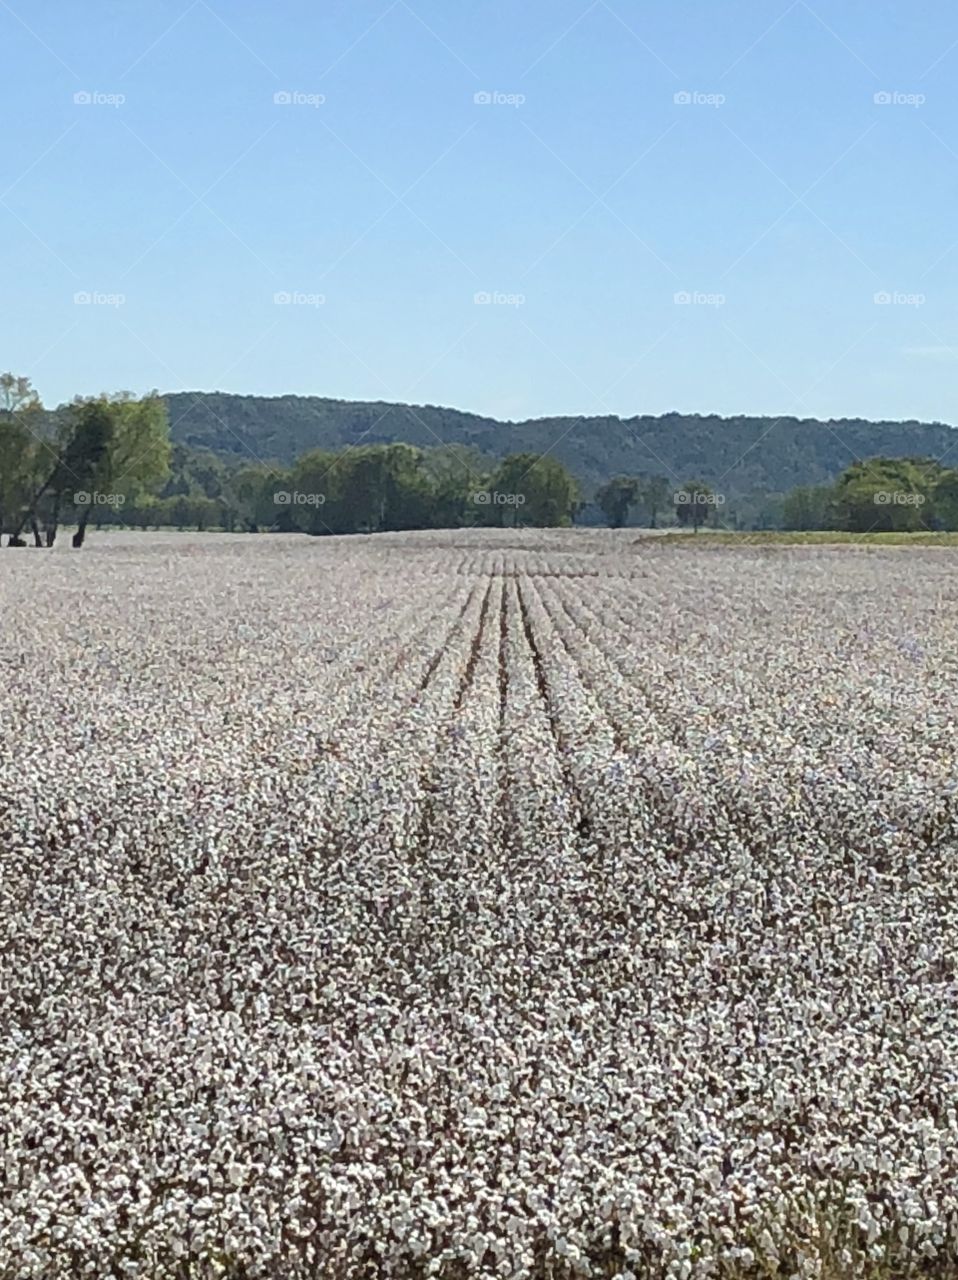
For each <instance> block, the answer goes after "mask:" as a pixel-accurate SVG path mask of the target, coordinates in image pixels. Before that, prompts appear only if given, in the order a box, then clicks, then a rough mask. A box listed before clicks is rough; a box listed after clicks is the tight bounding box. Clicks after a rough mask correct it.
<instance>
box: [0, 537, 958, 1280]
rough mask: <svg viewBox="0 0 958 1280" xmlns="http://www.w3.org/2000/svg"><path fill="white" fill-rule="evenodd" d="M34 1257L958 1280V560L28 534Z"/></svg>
mask: <svg viewBox="0 0 958 1280" xmlns="http://www.w3.org/2000/svg"><path fill="white" fill-rule="evenodd" d="M0 616H2V619H3V645H2V650H0V723H2V735H0V1280H13V1278H14V1277H16V1278H17V1280H19V1278H20V1277H42V1278H43V1280H46V1278H47V1277H50V1278H58V1277H64V1276H90V1277H101V1276H131V1277H146V1278H148V1280H167V1278H170V1280H173V1278H176V1280H184V1278H187V1277H189V1278H190V1280H193V1278H194V1277H203V1278H205V1277H214V1276H224V1277H230V1278H234V1277H235V1278H239V1277H243V1278H248V1280H252V1278H253V1277H282V1278H285V1277H289V1278H290V1280H295V1278H296V1277H301V1276H310V1277H324V1278H327V1277H328V1278H331V1280H349V1278H352V1277H396V1278H397V1280H406V1278H409V1277H426V1276H435V1277H439V1278H441V1280H445V1278H447V1277H448V1278H451V1280H467V1278H471V1277H478V1276H482V1277H502V1278H503V1280H505V1278H508V1277H517V1278H518V1277H526V1276H529V1277H551V1278H553V1280H567V1278H571V1277H613V1276H617V1277H622V1278H624V1280H631V1278H636V1280H640V1278H642V1277H657V1278H658V1277H676V1278H678V1280H689V1278H691V1277H700V1276H702V1277H704V1276H714V1277H728V1278H730V1280H731V1278H733V1277H734V1278H735V1280H751V1278H752V1277H770V1276H781V1277H813V1276H818V1277H822V1278H823V1280H836V1278H837V1277H857V1276H875V1277H888V1276H901V1277H905V1276H911V1277H918V1276H922V1275H929V1276H936V1277H937V1276H940V1277H951V1276H954V1275H955V1274H956V1272H958V1002H956V997H958V794H956V784H958V773H956V768H955V758H954V756H955V751H956V744H958V737H956V732H958V645H956V636H958V561H956V558H955V554H954V553H953V552H950V551H948V550H941V549H934V548H932V549H927V550H920V549H901V548H889V549H880V548H863V547H860V548H856V547H843V548H829V547H795V548H788V547H777V548H773V549H759V548H754V547H747V546H743V547H732V548H726V547H722V548H716V547H709V546H708V545H705V544H703V543H701V542H700V543H698V544H697V543H696V542H695V540H694V539H693V538H692V537H691V536H690V537H689V538H688V539H687V540H684V541H681V542H677V541H676V540H657V539H654V538H646V539H641V540H638V539H637V538H636V535H635V533H634V531H631V532H630V531H622V532H618V533H610V532H604V531H603V532H599V531H596V532H590V531H584V530H583V531H579V530H574V531H568V532H562V531H555V532H549V531H512V530H503V531H482V532H478V531H475V532H474V531H465V532H459V533H455V534H452V533H450V534H409V535H383V536H380V537H376V538H369V537H361V536H359V537H353V538H341V539H332V538H329V539H315V540H309V539H299V538H292V537H291V538H286V537H283V536H279V535H276V536H266V535H263V536H259V537H256V536H235V537H229V536H226V535H223V536H220V535H200V536H189V535H173V534H170V535H165V536H164V535H152V534H150V535H146V534H119V533H118V534H113V535H104V534H99V535H95V536H94V538H93V540H92V542H91V545H90V546H89V547H88V548H86V549H84V551H83V552H82V553H72V552H71V551H70V550H69V549H67V550H62V551H61V550H60V549H59V548H58V549H57V550H55V551H53V552H41V551H35V550H32V549H28V550H14V551H9V552H8V551H6V550H4V551H3V552H0Z"/></svg>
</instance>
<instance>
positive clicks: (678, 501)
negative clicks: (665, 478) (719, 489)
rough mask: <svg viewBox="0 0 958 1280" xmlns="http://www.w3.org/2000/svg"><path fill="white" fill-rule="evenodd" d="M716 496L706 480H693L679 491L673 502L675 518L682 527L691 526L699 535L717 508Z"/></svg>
mask: <svg viewBox="0 0 958 1280" xmlns="http://www.w3.org/2000/svg"><path fill="white" fill-rule="evenodd" d="M714 499H715V495H714V494H713V493H712V490H711V489H710V488H709V486H708V485H707V484H706V483H705V481H704V480H692V481H691V482H690V483H688V484H684V485H682V487H681V489H677V490H676V492H675V496H674V498H673V502H674V505H675V518H676V520H677V521H678V522H679V524H680V525H683V526H686V527H688V526H689V525H691V526H692V528H693V529H694V530H695V532H696V533H698V531H699V529H700V528H701V527H702V525H703V524H705V522H706V521H707V520H708V518H709V513H710V512H711V511H712V510H714V507H715V501H714Z"/></svg>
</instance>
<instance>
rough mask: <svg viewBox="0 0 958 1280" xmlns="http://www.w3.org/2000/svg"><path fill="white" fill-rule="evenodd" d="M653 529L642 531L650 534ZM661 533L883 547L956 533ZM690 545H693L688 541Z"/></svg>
mask: <svg viewBox="0 0 958 1280" xmlns="http://www.w3.org/2000/svg"><path fill="white" fill-rule="evenodd" d="M652 532H654V531H653V530H643V533H652ZM664 536H665V537H666V538H668V539H670V540H671V541H677V540H679V539H681V540H682V541H683V542H685V541H686V539H688V538H690V537H691V538H694V539H695V540H696V542H698V543H704V542H709V543H712V544H713V545H715V544H721V545H726V546H740V545H753V546H827V545H836V544H843V545H849V546H884V547H955V546H958V533H932V532H929V531H924V532H921V533H841V532H836V531H834V530H828V529H822V530H816V531H814V532H807V533H801V532H788V531H779V530H774V531H773V530H768V531H762V532H755V533H744V532H743V533H736V532H734V531H732V530H726V529H700V530H699V531H698V533H691V532H690V531H688V530H685V529H669V530H667V531H666V532H665V534H664ZM689 545H692V544H689Z"/></svg>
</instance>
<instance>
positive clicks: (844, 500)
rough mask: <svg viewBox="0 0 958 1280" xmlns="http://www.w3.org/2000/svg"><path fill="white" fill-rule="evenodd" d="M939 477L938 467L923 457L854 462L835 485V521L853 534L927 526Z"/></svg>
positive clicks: (889, 531)
mask: <svg viewBox="0 0 958 1280" xmlns="http://www.w3.org/2000/svg"><path fill="white" fill-rule="evenodd" d="M940 476H941V467H940V466H939V465H938V464H937V463H934V462H931V461H930V460H928V459H923V458H869V459H868V460H866V461H862V462H854V463H852V465H851V466H850V467H848V468H846V470H845V471H843V472H842V474H841V475H840V476H839V477H838V480H837V481H836V484H835V508H836V512H837V523H838V525H839V527H840V528H842V529H847V530H850V531H851V532H854V533H869V532H871V531H875V532H879V533H892V532H894V533H899V532H913V531H915V530H917V529H921V528H927V527H928V520H929V519H930V516H931V509H930V502H931V498H932V495H933V493H934V490H935V486H936V484H937V481H938V479H939V477H940ZM926 507H927V508H928V510H927V511H926V510H925V508H926Z"/></svg>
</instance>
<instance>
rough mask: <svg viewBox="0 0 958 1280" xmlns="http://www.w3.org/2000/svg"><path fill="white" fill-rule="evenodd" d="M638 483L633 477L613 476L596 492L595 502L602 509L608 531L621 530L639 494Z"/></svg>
mask: <svg viewBox="0 0 958 1280" xmlns="http://www.w3.org/2000/svg"><path fill="white" fill-rule="evenodd" d="M639 486H640V481H639V480H637V479H636V478H635V477H634V476H614V477H613V479H611V480H610V481H609V482H608V483H607V484H604V485H602V486H601V488H599V489H598V490H597V491H596V495H595V500H596V502H597V503H598V504H599V506H600V507H601V508H602V514H603V515H604V516H605V520H606V524H608V526H609V528H610V529H621V528H622V526H623V525H624V524H625V522H626V521H627V520H628V518H629V508H630V507H631V506H632V503H633V502H635V499H636V497H637V496H638V493H639Z"/></svg>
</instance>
